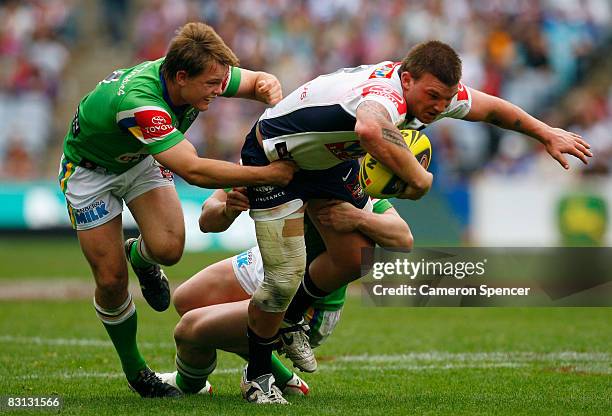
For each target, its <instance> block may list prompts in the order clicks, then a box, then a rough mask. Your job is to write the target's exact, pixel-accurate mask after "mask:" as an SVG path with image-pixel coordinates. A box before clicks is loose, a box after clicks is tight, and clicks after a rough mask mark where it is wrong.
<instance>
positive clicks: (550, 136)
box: [543, 128, 593, 169]
mask: <svg viewBox="0 0 612 416" xmlns="http://www.w3.org/2000/svg"><path fill="white" fill-rule="evenodd" d="M543 142H544V146H546V151H547V152H548V154H550V155H551V156H552V157H553V158H554V159H555V160H557V161H558V162H559V163H560V164H561V166H563V168H564V169H569V163H568V162H567V159H566V158H565V156H563V154H564V153H565V154H568V155H572V156H575V157H576V158H578V159H580V160H582V163H584V164H585V165H586V164H587V163H588V159H587V157H592V156H593V154H592V153H591V151H590V150H589V149H590V148H591V145H590V144H589V143H587V142H586V140H584V139H583V138H582V137H581V136H580V135H578V134H576V133H572V132H569V131H565V130H563V129H559V128H551V129H550V130H549V131H548V132H547V134H546V137H544V140H543Z"/></svg>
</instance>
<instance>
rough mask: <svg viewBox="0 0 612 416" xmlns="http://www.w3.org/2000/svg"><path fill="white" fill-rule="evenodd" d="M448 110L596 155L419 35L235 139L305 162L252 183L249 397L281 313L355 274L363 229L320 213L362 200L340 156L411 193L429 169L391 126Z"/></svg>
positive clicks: (295, 352) (310, 360)
mask: <svg viewBox="0 0 612 416" xmlns="http://www.w3.org/2000/svg"><path fill="white" fill-rule="evenodd" d="M444 117H452V118H457V119H463V120H467V121H484V122H487V123H492V124H495V125H497V126H499V127H502V128H505V129H510V130H514V131H517V132H520V133H523V134H526V135H528V136H530V137H532V138H534V139H536V140H538V141H539V142H541V143H542V144H543V145H544V146H545V148H546V151H547V152H548V153H549V154H550V155H551V156H552V157H553V158H554V159H556V160H557V161H558V162H559V163H560V164H561V165H562V166H563V167H564V168H565V169H568V168H569V165H568V163H567V160H566V158H565V155H564V154H570V155H572V156H575V157H577V158H579V159H580V160H582V161H583V162H584V163H587V158H588V157H590V156H591V152H590V151H589V144H588V143H587V142H586V141H584V140H583V139H582V138H581V137H580V136H579V135H577V134H574V133H571V132H567V131H564V130H562V129H558V128H553V127H551V126H548V125H547V124H545V123H543V122H541V121H539V120H537V119H535V118H534V117H532V116H530V115H529V114H527V113H526V112H525V111H523V110H522V109H520V108H519V107H517V106H515V105H513V104H511V103H509V102H507V101H505V100H503V99H500V98H497V97H492V96H489V95H487V94H485V93H482V92H480V91H477V90H474V89H472V88H469V87H468V86H466V85H464V84H463V83H462V82H461V60H460V58H459V56H458V55H457V53H456V52H455V51H454V50H453V49H452V48H451V47H450V46H448V45H446V44H444V43H442V42H439V41H429V42H425V43H422V44H419V45H417V46H415V47H414V48H412V49H411V50H410V52H409V53H408V55H407V57H406V58H405V59H404V60H403V61H402V62H388V61H385V62H381V63H378V64H374V65H363V66H359V67H356V68H344V69H340V70H338V71H337V72H335V73H332V74H327V75H322V76H319V77H317V78H315V79H313V80H312V81H310V82H307V83H305V84H304V85H302V86H301V87H299V88H298V89H297V90H295V91H294V92H293V93H291V94H290V95H289V96H287V97H286V98H284V99H283V100H282V101H280V102H279V103H278V104H277V105H275V106H274V107H272V108H270V109H268V110H266V111H265V112H264V113H263V115H262V116H261V117H260V119H259V120H258V122H257V123H256V124H255V125H254V126H253V129H252V130H251V132H250V133H249V134H248V135H247V137H246V140H245V144H244V146H243V149H242V162H243V164H244V165H248V166H265V165H267V164H269V163H270V162H272V161H275V160H293V161H295V162H296V163H297V164H298V166H299V167H300V168H301V170H300V171H298V172H297V173H296V175H295V176H294V177H293V179H292V181H291V182H290V183H289V185H287V186H285V187H275V186H260V187H257V186H254V187H249V188H248V194H249V200H250V206H251V210H250V214H251V216H252V217H253V219H254V220H255V229H256V233H257V241H258V246H259V248H260V251H261V257H262V261H263V265H264V280H263V282H262V284H261V285H260V286H259V287H258V289H257V290H256V291H255V293H254V294H253V297H252V298H251V301H250V304H249V322H248V334H249V363H248V368H247V371H246V374H245V375H244V380H243V381H242V385H243V386H245V388H243V394H244V395H245V398H246V399H247V400H248V401H257V398H256V397H257V396H265V395H267V394H269V389H266V386H269V385H270V383H269V382H268V379H269V377H271V371H270V356H271V354H270V352H271V350H272V348H273V346H274V345H275V343H276V342H277V339H278V338H279V328H280V327H281V323H282V325H283V326H287V327H297V328H299V325H298V326H296V323H299V321H298V322H296V321H297V320H301V319H302V316H303V313H304V310H306V308H307V307H308V306H309V305H310V304H311V303H312V302H313V301H314V299H317V298H323V297H325V296H327V295H328V294H329V293H331V292H332V291H334V290H336V289H337V288H339V287H341V286H343V285H345V284H347V283H348V282H350V281H352V280H353V279H355V278H356V277H357V276H359V267H360V248H361V246H363V245H364V244H367V243H365V242H364V241H363V236H361V234H359V233H354V232H353V233H339V232H337V231H335V230H334V229H333V228H331V227H329V226H326V225H324V224H322V223H321V222H320V221H318V220H317V218H318V215H317V214H318V212H319V211H320V209H321V207H322V206H323V204H324V200H325V199H330V198H333V199H340V200H344V201H347V202H349V203H351V204H353V205H355V206H356V207H358V208H361V207H363V206H364V204H365V203H366V201H367V197H366V195H364V193H363V190H361V188H360V187H359V185H358V182H357V172H356V170H357V169H356V168H355V166H354V165H352V164H350V162H347V161H349V160H351V159H355V158H358V157H360V156H362V155H363V154H364V153H365V152H369V153H370V154H371V155H372V156H373V157H374V158H375V159H377V160H378V161H379V162H381V163H383V164H384V165H386V166H387V167H388V168H390V169H391V170H392V171H393V172H394V173H395V174H396V175H397V176H398V177H400V178H401V179H402V180H403V181H404V182H405V183H406V184H407V185H406V188H405V191H404V192H403V193H402V194H401V195H400V196H399V197H400V198H410V199H418V198H420V197H422V196H423V195H424V194H425V193H426V192H427V191H428V190H429V188H430V187H431V183H432V180H433V177H432V175H431V174H430V173H428V172H427V171H426V170H425V169H424V168H423V167H422V166H421V165H419V163H418V162H417V160H416V159H415V158H414V156H413V155H412V154H411V153H410V152H409V151H408V149H407V146H406V144H405V142H404V140H403V139H402V135H401V134H400V131H399V129H398V127H399V128H401V129H415V130H421V129H424V128H425V127H426V126H427V125H428V124H429V123H432V122H434V121H436V120H439V119H441V118H444ZM307 201H309V202H308V206H306V203H307ZM306 208H307V209H308V211H309V215H310V218H311V219H313V222H314V224H315V226H316V227H317V229H318V230H319V232H320V234H321V237H322V238H323V240H324V241H325V245H326V247H327V251H326V252H325V253H324V255H322V256H320V257H318V258H317V259H315V260H314V261H313V262H312V263H311V264H310V265H309V268H308V269H306V253H305V248H304V237H303V236H304V232H303V227H302V224H303V216H304V211H305V209H306ZM300 281H301V284H300ZM296 291H297V293H296ZM294 294H295V296H294ZM292 299H293V301H292ZM290 301H292V306H291V307H290V308H289V310H287V308H288V306H289V303H290ZM286 311H287V316H286V320H285V322H283V318H284V317H285V312H286ZM285 337H286V339H290V340H291V341H292V344H291V345H285V346H284V347H283V349H284V351H286V353H287V356H288V357H289V358H290V359H291V360H292V361H293V362H294V364H295V365H296V366H298V368H300V369H302V370H305V371H314V370H316V360H315V359H314V355H313V354H312V351H310V352H308V349H309V348H308V343H307V341H306V338H305V337H302V336H300V334H299V333H294V334H287V333H285V335H283V336H281V338H285ZM299 339H302V340H303V342H302V343H300V342H298V340H299ZM251 387H253V388H258V387H259V388H260V394H257V395H255V394H249V395H247V393H248V392H250V391H252V388H251Z"/></svg>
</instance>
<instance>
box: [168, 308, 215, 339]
mask: <svg viewBox="0 0 612 416" xmlns="http://www.w3.org/2000/svg"><path fill="white" fill-rule="evenodd" d="M208 321H209V320H208V319H207V314H206V310H202V309H200V310H198V311H194V310H191V311H187V312H185V314H184V315H183V316H182V317H181V320H180V321H179V323H178V324H177V325H176V327H175V328H174V340H175V342H176V345H186V344H198V345H202V346H203V345H204V344H205V342H206V340H207V331H208V328H209V322H208Z"/></svg>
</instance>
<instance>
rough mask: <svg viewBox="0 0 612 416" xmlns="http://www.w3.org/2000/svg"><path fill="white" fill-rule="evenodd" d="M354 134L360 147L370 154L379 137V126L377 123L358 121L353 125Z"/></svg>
mask: <svg viewBox="0 0 612 416" xmlns="http://www.w3.org/2000/svg"><path fill="white" fill-rule="evenodd" d="M355 133H356V134H357V136H358V137H359V140H360V141H361V146H362V147H363V148H364V149H366V150H367V151H368V152H371V149H372V148H373V147H374V146H373V145H374V143H375V142H376V140H377V138H378V136H379V135H380V126H379V125H378V124H377V123H373V122H368V121H360V120H358V121H357V123H356V124H355Z"/></svg>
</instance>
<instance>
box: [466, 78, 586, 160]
mask: <svg viewBox="0 0 612 416" xmlns="http://www.w3.org/2000/svg"><path fill="white" fill-rule="evenodd" d="M470 92H471V95H472V107H471V109H470V112H469V113H468V114H467V115H466V116H465V117H464V120H468V121H484V122H487V123H491V124H494V125H496V126H499V127H502V128H504V129H508V130H514V131H517V132H519V133H523V134H526V135H528V136H531V137H533V138H534V139H536V140H538V141H539V142H541V143H542V144H543V145H544V146H545V147H546V151H547V152H548V153H549V154H550V155H551V156H552V157H553V158H554V159H555V160H557V161H558V162H559V163H560V164H561V166H563V168H565V169H569V164H568V163H567V160H566V159H565V156H563V154H564V153H565V154H568V155H572V156H575V157H576V158H578V159H580V160H582V162H583V163H584V164H587V163H588V160H587V157H591V156H593V155H592V153H591V151H590V150H589V149H590V148H591V146H590V145H589V144H588V143H587V142H586V141H585V140H584V139H583V138H582V137H580V135H578V134H576V133H572V132H569V131H565V130H563V129H560V128H555V127H551V126H549V125H548V124H546V123H544V122H542V121H540V120H538V119H537V118H535V117H533V116H531V115H529V114H528V113H527V112H526V111H524V110H523V109H521V108H520V107H518V106H516V105H514V104H512V103H510V102H508V101H506V100H503V99H501V98H498V97H493V96H491V95H488V94H485V93H484V92H482V91H478V90H474V89H470Z"/></svg>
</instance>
